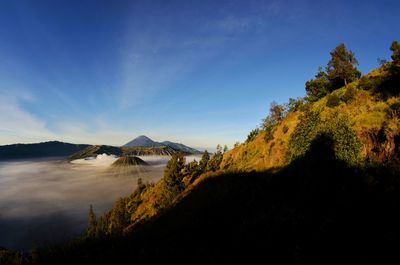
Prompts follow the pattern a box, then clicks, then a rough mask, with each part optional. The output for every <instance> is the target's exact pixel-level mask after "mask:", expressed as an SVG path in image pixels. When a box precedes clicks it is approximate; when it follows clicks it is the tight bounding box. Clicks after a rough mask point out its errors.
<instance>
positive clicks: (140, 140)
mask: <svg viewBox="0 0 400 265" xmlns="http://www.w3.org/2000/svg"><path fill="white" fill-rule="evenodd" d="M124 146H128V147H159V146H162V144H160V143H157V142H155V141H153V140H152V139H150V138H149V137H147V136H146V135H140V136H138V137H136V138H135V139H133V140H132V141H130V142H128V143H126V144H125V145H124Z"/></svg>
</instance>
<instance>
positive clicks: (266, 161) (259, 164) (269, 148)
mask: <svg viewBox="0 0 400 265" xmlns="http://www.w3.org/2000/svg"><path fill="white" fill-rule="evenodd" d="M381 74H382V73H381V70H380V69H376V70H374V71H372V72H371V73H369V74H368V75H367V76H379V75H381ZM357 85H358V81H355V82H353V83H351V84H349V85H348V86H347V87H343V88H341V89H338V90H336V91H334V92H333V93H332V94H336V95H338V96H339V98H341V97H343V95H344V93H345V92H346V89H347V88H349V87H353V88H356V95H355V97H354V99H353V100H351V101H350V102H348V103H345V102H343V101H342V102H341V103H340V105H339V106H336V107H334V108H329V107H327V106H326V103H327V98H328V96H326V97H324V98H321V99H320V100H318V101H316V102H314V103H312V104H311V106H310V108H311V109H312V110H319V111H321V114H320V115H321V118H322V119H326V118H327V117H329V116H330V115H332V114H334V113H335V112H338V113H339V114H340V115H346V116H347V117H348V118H349V121H350V125H351V128H352V129H353V130H355V132H356V134H357V136H358V137H359V138H360V140H361V141H362V142H363V150H362V151H361V154H360V156H361V158H365V157H366V156H367V154H371V153H372V149H373V148H374V147H376V146H374V144H376V143H371V141H373V140H374V139H371V137H372V138H374V137H376V134H377V133H378V132H379V130H380V129H381V128H382V126H383V125H384V123H385V128H384V129H385V130H386V133H387V134H388V135H391V136H393V135H396V134H399V133H400V122H399V120H398V118H397V117H390V115H388V112H389V106H390V105H391V104H392V103H394V102H398V101H399V100H400V98H399V97H391V98H388V99H380V98H378V96H377V95H374V94H373V93H372V92H371V91H365V90H360V89H357ZM302 113H304V112H303V111H296V112H293V113H289V114H288V115H287V116H286V117H285V118H284V119H283V121H282V122H281V123H280V124H279V125H278V126H277V128H276V130H275V131H274V139H273V140H272V141H270V142H266V141H265V140H264V137H265V132H263V131H261V133H260V134H259V135H258V136H257V137H256V138H255V139H254V140H253V141H250V142H248V143H243V144H241V145H240V146H238V147H236V148H234V149H233V150H231V151H230V152H228V153H227V154H225V156H224V159H223V161H222V165H221V167H222V168H224V169H231V170H265V169H269V168H273V167H280V166H283V165H285V163H286V159H285V154H286V152H287V149H288V141H289V138H290V134H291V133H292V132H293V130H294V129H295V127H296V125H297V123H298V118H299V116H300V115H301V114H302ZM285 126H287V127H288V128H289V129H288V131H287V132H286V133H284V132H283V128H284V127H285Z"/></svg>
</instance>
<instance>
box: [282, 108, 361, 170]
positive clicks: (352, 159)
mask: <svg viewBox="0 0 400 265" xmlns="http://www.w3.org/2000/svg"><path fill="white" fill-rule="evenodd" d="M318 135H328V136H329V137H330V138H331V139H332V141H333V143H332V145H333V147H334V148H333V150H334V152H335V156H336V157H337V158H338V159H340V160H343V161H346V162H347V163H350V164H353V163H356V162H357V160H358V158H359V152H360V150H361V147H362V144H361V141H360V140H359V139H358V137H357V135H356V133H355V132H354V130H352V129H351V127H350V125H349V121H348V118H347V117H346V116H345V115H341V114H339V113H338V112H334V113H332V114H331V115H330V116H328V117H327V118H326V119H324V120H322V119H321V117H320V114H319V113H318V112H315V111H309V112H306V113H304V114H303V115H302V116H301V117H300V122H299V124H298V125H297V127H296V128H295V130H294V132H293V133H292V135H291V137H290V140H289V151H288V158H289V160H292V159H294V158H297V157H300V156H302V155H304V154H305V153H306V152H307V151H308V150H309V148H310V145H311V143H312V141H313V140H314V139H315V138H316V137H317V136H318Z"/></svg>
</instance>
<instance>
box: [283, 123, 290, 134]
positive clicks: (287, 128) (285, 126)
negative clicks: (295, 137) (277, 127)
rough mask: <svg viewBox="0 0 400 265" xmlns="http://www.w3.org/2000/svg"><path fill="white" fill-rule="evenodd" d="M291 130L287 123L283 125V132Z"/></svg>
mask: <svg viewBox="0 0 400 265" xmlns="http://www.w3.org/2000/svg"><path fill="white" fill-rule="evenodd" d="M288 131H289V127H288V126H287V125H286V124H285V125H283V128H282V132H283V133H284V134H286V133H287V132H288Z"/></svg>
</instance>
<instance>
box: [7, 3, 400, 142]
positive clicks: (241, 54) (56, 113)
mask: <svg viewBox="0 0 400 265" xmlns="http://www.w3.org/2000/svg"><path fill="white" fill-rule="evenodd" d="M399 14H400V2H399V1H385V0H379V1H331V0H330V1H302V0H300V1H206V0H202V1H164V0H160V1H82V0H79V1H60V0H56V1H54V0H51V1H33V0H32V1H28V0H26V1H17V0H15V1H14V0H13V1H11V0H10V1H1V2H0V144H9V143H16V142H37V141H45V140H55V139H57V140H62V141H68V142H75V143H92V144H100V143H101V144H112V145H122V144H124V143H125V142H127V141H129V140H131V139H132V138H134V137H136V136H138V135H140V134H146V135H148V136H149V137H151V138H153V139H155V140H171V141H178V142H183V143H185V144H187V145H191V146H194V147H204V148H210V147H213V146H215V145H216V144H217V143H220V144H228V145H230V146H232V145H233V143H234V142H235V141H243V140H244V139H245V137H246V135H247V133H248V132H249V131H250V130H251V129H252V128H254V127H255V126H257V125H258V124H260V121H261V119H262V118H263V117H265V116H266V114H267V112H268V107H269V104H270V102H271V101H273V100H275V101H277V102H279V103H283V102H285V101H287V99H288V98H289V97H297V96H303V95H304V94H305V91H304V83H305V82H306V80H308V79H310V78H312V77H313V76H314V74H315V72H316V70H317V68H318V66H325V65H326V63H327V62H328V60H329V52H330V51H331V50H332V49H333V48H334V47H335V46H336V45H337V44H339V43H341V42H344V43H345V44H346V45H347V47H348V48H349V49H351V50H352V51H354V52H355V54H356V57H357V58H358V60H359V63H360V65H359V68H360V70H361V71H362V72H363V73H366V72H368V71H370V70H371V69H373V68H375V67H377V65H378V64H377V58H378V57H380V58H386V59H388V58H390V51H389V46H390V43H391V42H392V41H393V40H395V39H397V40H400V27H399Z"/></svg>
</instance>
